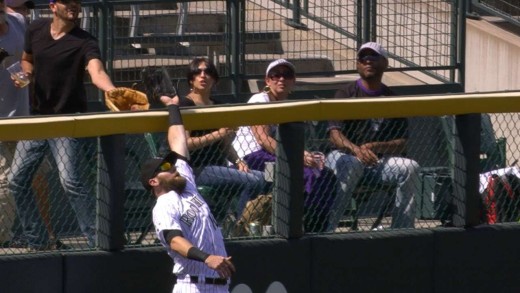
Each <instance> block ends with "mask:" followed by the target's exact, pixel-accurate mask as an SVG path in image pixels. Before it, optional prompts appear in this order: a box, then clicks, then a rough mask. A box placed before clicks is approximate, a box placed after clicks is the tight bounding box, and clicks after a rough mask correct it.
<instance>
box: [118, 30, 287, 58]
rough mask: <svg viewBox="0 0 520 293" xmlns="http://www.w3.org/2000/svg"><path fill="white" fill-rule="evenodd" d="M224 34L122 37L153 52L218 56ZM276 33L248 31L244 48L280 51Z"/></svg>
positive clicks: (254, 51) (223, 47)
mask: <svg viewBox="0 0 520 293" xmlns="http://www.w3.org/2000/svg"><path fill="white" fill-rule="evenodd" d="M226 38H227V36H226V33H220V32H216V33H211V32H204V33H185V34H183V35H178V34H175V33H147V34H144V35H143V36H138V37H130V38H123V39H122V41H125V42H127V43H128V42H129V43H131V46H132V47H133V48H136V49H145V50H146V51H147V52H148V53H149V54H155V55H174V56H183V55H213V54H217V55H222V54H225V53H226V50H227V49H226ZM280 40H281V38H280V33H279V32H248V33H246V34H245V50H246V52H248V53H249V54H283V48H282V44H281V41H280Z"/></svg>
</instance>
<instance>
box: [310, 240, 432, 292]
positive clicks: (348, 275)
mask: <svg viewBox="0 0 520 293" xmlns="http://www.w3.org/2000/svg"><path fill="white" fill-rule="evenodd" d="M432 233H433V232H432V231H428V230H410V231H400V232H398V233H396V232H393V233H386V232H368V233H351V234H342V235H330V236H322V237H315V238H314V239H312V241H311V247H312V248H311V253H312V254H311V259H312V261H313V263H312V265H311V271H312V278H313V283H312V289H311V291H312V292H328V293H332V292H338V293H339V292H385V293H387V292H421V293H429V292H433V291H432V284H433V280H432V278H433V274H432V273H433V251H434V243H433V236H432Z"/></svg>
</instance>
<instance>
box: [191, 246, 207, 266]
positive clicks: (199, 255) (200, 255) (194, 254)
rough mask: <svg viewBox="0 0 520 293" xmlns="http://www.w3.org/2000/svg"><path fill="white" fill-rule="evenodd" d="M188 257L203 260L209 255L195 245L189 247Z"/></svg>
mask: <svg viewBox="0 0 520 293" xmlns="http://www.w3.org/2000/svg"><path fill="white" fill-rule="evenodd" d="M187 256H188V259H192V260H196V261H200V262H205V261H206V259H207V258H208V257H209V254H207V253H205V252H204V251H202V250H200V249H198V248H197V247H195V246H192V247H190V249H188V255H187Z"/></svg>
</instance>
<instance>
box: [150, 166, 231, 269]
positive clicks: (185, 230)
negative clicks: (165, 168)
mask: <svg viewBox="0 0 520 293" xmlns="http://www.w3.org/2000/svg"><path fill="white" fill-rule="evenodd" d="M175 167H176V168H177V171H178V172H179V173H180V174H181V175H182V176H183V177H185V178H186V180H187V183H186V188H185V190H184V191H183V192H182V193H181V194H178V193H176V192H175V191H170V192H168V193H166V194H163V195H161V196H159V197H158V198H157V202H156V204H155V206H154V208H153V223H154V225H155V231H156V233H157V237H158V238H159V239H160V241H161V244H162V245H163V246H164V247H166V249H167V251H168V255H170V257H171V258H172V259H173V261H174V263H175V264H174V267H173V273H174V274H175V275H178V276H181V277H183V276H186V275H189V276H204V277H210V278H219V275H218V273H217V272H216V271H214V270H212V269H210V268H208V266H207V265H206V264H204V263H203V262H200V261H195V260H191V259H187V258H185V257H183V256H181V255H180V254H178V253H177V252H175V251H173V250H172V249H171V248H170V244H169V243H166V240H165V239H164V235H163V231H164V230H181V231H182V234H183V236H184V238H186V239H187V240H188V241H189V242H190V243H191V244H193V246H195V247H197V248H199V249H200V250H202V251H204V252H206V253H209V254H213V255H220V256H227V253H226V249H225V247H224V238H223V237H222V233H221V231H220V229H219V228H218V227H217V223H216V221H215V219H214V218H213V215H212V214H211V211H210V209H209V207H208V205H207V204H206V202H205V201H204V199H203V198H202V196H200V194H199V193H198V191H197V187H196V185H195V178H194V176H193V171H192V169H191V167H190V166H189V165H188V163H187V162H186V161H184V160H182V159H178V160H177V162H176V163H175Z"/></svg>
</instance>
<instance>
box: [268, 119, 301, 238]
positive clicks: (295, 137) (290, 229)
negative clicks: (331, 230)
mask: <svg viewBox="0 0 520 293" xmlns="http://www.w3.org/2000/svg"><path fill="white" fill-rule="evenodd" d="M276 141H277V142H278V144H277V147H276V171H275V177H276V180H275V186H274V188H275V192H274V194H273V214H274V216H273V221H274V223H273V226H274V227H275V231H276V233H277V234H278V235H281V236H283V237H286V238H300V237H302V236H303V186H304V184H303V146H304V124H303V123H301V122H293V123H284V124H280V125H279V127H278V133H277V138H276Z"/></svg>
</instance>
